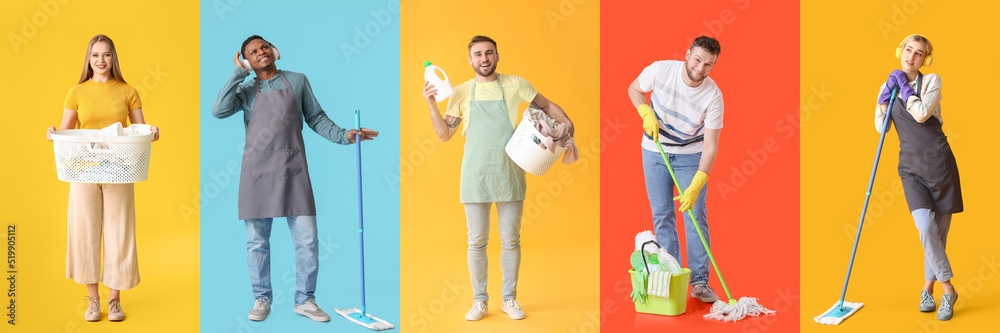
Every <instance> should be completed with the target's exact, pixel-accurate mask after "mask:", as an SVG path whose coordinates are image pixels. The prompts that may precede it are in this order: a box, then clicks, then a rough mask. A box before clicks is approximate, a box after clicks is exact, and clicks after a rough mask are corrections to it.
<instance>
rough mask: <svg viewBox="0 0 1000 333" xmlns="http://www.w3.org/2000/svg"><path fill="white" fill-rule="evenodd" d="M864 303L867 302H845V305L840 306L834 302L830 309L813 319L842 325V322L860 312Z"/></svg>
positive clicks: (821, 322)
mask: <svg viewBox="0 0 1000 333" xmlns="http://www.w3.org/2000/svg"><path fill="white" fill-rule="evenodd" d="M864 305H865V303H853V302H844V306H843V307H838V306H837V304H834V305H833V306H831V307H830V309H829V310H826V312H823V314H821V315H819V316H817V317H816V318H813V320H815V321H816V322H817V323H820V324H823V325H840V322H842V321H844V319H847V317H850V316H851V315H852V314H854V313H855V312H858V310H860V309H861V307H862V306H864Z"/></svg>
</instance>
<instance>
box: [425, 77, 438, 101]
mask: <svg viewBox="0 0 1000 333" xmlns="http://www.w3.org/2000/svg"><path fill="white" fill-rule="evenodd" d="M437 92H438V91H437V89H434V85H433V84H431V83H430V81H424V99H426V100H427V103H428V104H434V103H437V99H435V98H434V96H436V95H437Z"/></svg>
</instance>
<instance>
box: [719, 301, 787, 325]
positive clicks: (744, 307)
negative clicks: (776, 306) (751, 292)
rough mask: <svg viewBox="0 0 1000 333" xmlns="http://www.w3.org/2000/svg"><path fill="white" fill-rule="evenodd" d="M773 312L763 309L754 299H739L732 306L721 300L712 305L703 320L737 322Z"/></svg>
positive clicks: (772, 311)
mask: <svg viewBox="0 0 1000 333" xmlns="http://www.w3.org/2000/svg"><path fill="white" fill-rule="evenodd" d="M774 312H775V311H774V310H770V309H768V308H765V307H764V306H763V305H760V304H759V303H757V299H756V298H753V297H741V298H740V300H739V301H738V302H736V304H733V305H729V303H726V302H723V301H722V300H718V301H715V304H712V310H711V311H709V312H708V314H707V315H705V318H706V319H715V320H721V321H737V320H740V319H743V318H745V317H746V316H759V315H762V314H771V313H774Z"/></svg>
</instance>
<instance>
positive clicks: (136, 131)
mask: <svg viewBox="0 0 1000 333" xmlns="http://www.w3.org/2000/svg"><path fill="white" fill-rule="evenodd" d="M123 132H124V133H125V135H149V134H153V126H152V125H147V124H132V125H128V127H127V128H125V130H124V131H123Z"/></svg>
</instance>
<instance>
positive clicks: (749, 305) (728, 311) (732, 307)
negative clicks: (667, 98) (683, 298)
mask: <svg viewBox="0 0 1000 333" xmlns="http://www.w3.org/2000/svg"><path fill="white" fill-rule="evenodd" d="M656 148H659V149H660V156H662V157H663V163H666V164H667V171H670V179H673V180H674V185H675V186H677V194H678V195H679V196H684V190H683V189H681V183H679V182H677V176H675V175H674V169H673V168H672V167H670V160H669V159H668V158H667V154H666V153H664V152H663V146H662V145H660V140H659V139H658V138H657V139H656ZM687 212H688V215H689V216H691V224H694V230H695V231H697V232H698V238H701V245H703V246H705V252H706V253H708V259H709V260H711V261H712V267H714V268H715V275H718V276H719V282H721V283H722V289H723V290H725V291H726V297H728V298H729V302H723V301H722V300H718V301H715V304H712V309H711V310H709V312H708V314H707V315H705V318H708V319H715V320H721V321H737V320H740V319H743V318H745V317H746V316H759V315H762V314H771V313H774V312H775V311H774V310H770V309H768V308H765V307H764V306H763V305H760V303H757V298H754V297H741V298H740V300H739V301H736V299H734V298H733V295H732V294H730V293H729V287H727V286H726V280H724V279H722V272H721V271H719V265H717V264H716V263H715V257H713V256H712V250H711V249H710V248H709V246H708V242H706V241H705V235H703V234H702V233H701V227H699V226H698V221H697V220H695V218H694V212H692V210H691V209H688V211H687Z"/></svg>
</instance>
